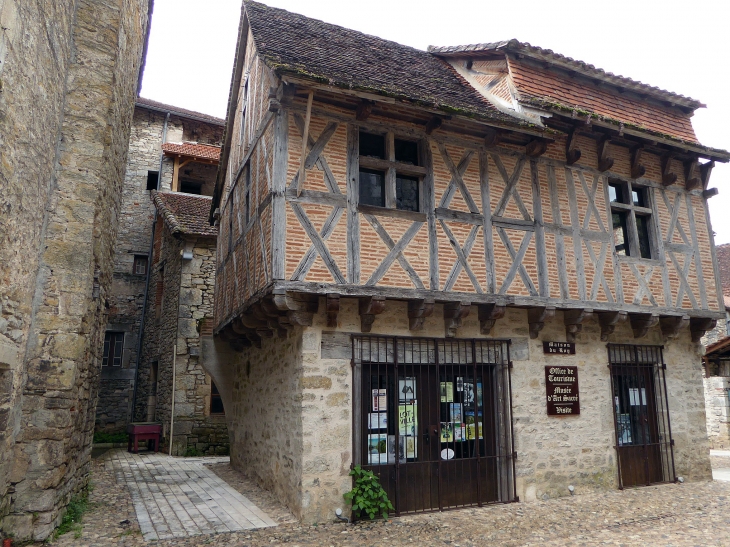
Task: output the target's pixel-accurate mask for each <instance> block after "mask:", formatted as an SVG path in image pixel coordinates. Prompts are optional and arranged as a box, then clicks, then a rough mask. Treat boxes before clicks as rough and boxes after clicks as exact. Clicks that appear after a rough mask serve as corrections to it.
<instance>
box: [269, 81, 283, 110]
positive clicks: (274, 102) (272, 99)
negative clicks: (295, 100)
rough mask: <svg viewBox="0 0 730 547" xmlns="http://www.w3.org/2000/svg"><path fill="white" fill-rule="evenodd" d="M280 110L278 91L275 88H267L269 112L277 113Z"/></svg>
mask: <svg viewBox="0 0 730 547" xmlns="http://www.w3.org/2000/svg"><path fill="white" fill-rule="evenodd" d="M279 110H281V101H279V97H278V89H277V88H276V87H270V88H269V112H278V111H279Z"/></svg>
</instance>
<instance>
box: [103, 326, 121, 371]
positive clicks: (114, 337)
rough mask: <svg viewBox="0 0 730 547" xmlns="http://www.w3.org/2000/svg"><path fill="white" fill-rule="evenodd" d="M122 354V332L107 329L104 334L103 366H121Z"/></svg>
mask: <svg viewBox="0 0 730 547" xmlns="http://www.w3.org/2000/svg"><path fill="white" fill-rule="evenodd" d="M123 355H124V332H117V331H107V332H106V333H105V334H104V353H103V357H102V359H101V366H103V367H109V366H111V367H121V366H122V356H123Z"/></svg>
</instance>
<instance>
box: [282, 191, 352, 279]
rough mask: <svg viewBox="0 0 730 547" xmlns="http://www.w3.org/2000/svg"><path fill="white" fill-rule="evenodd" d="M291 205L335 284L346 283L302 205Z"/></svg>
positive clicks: (291, 202) (293, 203)
mask: <svg viewBox="0 0 730 547" xmlns="http://www.w3.org/2000/svg"><path fill="white" fill-rule="evenodd" d="M289 205H290V206H291V208H292V211H294V214H295V215H296V217H297V219H298V220H299V223H300V224H301V225H302V227H303V228H304V231H305V232H306V234H307V236H309V239H310V240H311V241H312V243H313V244H314V247H315V248H316V250H317V252H318V253H319V256H321V257H322V261H323V262H324V265H325V266H327V269H328V270H329V271H330V273H331V274H332V277H333V278H334V280H335V283H345V278H344V276H343V275H342V272H341V271H340V268H339V267H338V266H337V263H336V262H335V259H334V258H332V255H331V254H330V251H329V249H328V248H327V245H325V244H324V241H322V238H321V237H320V236H319V233H318V232H317V230H316V229H315V228H314V226H313V225H312V223H311V222H310V221H309V217H308V216H307V213H305V212H304V210H303V209H302V207H301V205H299V204H298V203H295V202H293V201H290V202H289Z"/></svg>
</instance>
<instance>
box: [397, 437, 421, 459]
mask: <svg viewBox="0 0 730 547" xmlns="http://www.w3.org/2000/svg"><path fill="white" fill-rule="evenodd" d="M416 446H417V445H416V438H415V437H399V443H398V458H399V460H400V463H405V462H406V460H407V459H410V460H414V459H416V457H417V456H418V454H417V453H416Z"/></svg>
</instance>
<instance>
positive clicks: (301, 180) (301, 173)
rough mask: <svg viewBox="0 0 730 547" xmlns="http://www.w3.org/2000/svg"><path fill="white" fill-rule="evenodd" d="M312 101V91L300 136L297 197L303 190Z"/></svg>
mask: <svg viewBox="0 0 730 547" xmlns="http://www.w3.org/2000/svg"><path fill="white" fill-rule="evenodd" d="M313 99H314V91H310V92H309V96H308V97H307V115H306V117H305V118H304V135H303V136H302V157H301V158H300V160H299V180H298V181H297V196H299V195H300V194H301V193H302V188H304V178H305V177H306V169H305V168H304V164H305V162H306V161H307V140H309V120H311V118H312V100H313Z"/></svg>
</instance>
